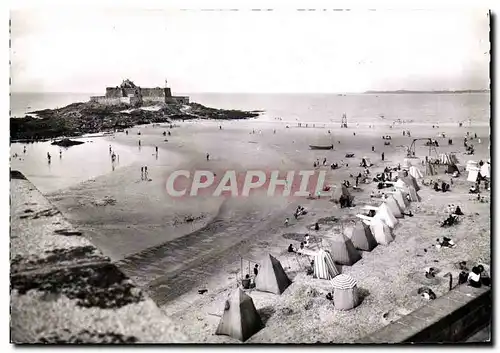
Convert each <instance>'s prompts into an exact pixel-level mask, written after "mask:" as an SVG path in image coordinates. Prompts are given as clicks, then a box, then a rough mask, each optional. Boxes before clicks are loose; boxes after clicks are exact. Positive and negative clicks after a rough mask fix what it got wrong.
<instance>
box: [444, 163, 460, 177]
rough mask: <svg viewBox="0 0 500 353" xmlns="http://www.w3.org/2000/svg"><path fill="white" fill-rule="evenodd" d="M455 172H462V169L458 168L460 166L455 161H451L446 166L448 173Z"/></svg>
mask: <svg viewBox="0 0 500 353" xmlns="http://www.w3.org/2000/svg"><path fill="white" fill-rule="evenodd" d="M455 172H458V173H460V171H459V170H458V167H457V165H456V164H455V163H450V164H448V165H447V166H446V173H448V174H453V173H455Z"/></svg>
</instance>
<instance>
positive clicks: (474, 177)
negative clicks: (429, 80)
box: [467, 167, 479, 183]
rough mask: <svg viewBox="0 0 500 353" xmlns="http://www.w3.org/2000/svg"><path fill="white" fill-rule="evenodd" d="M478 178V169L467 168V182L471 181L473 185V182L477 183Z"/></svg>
mask: <svg viewBox="0 0 500 353" xmlns="http://www.w3.org/2000/svg"><path fill="white" fill-rule="evenodd" d="M478 176H479V168H477V167H470V168H469V175H468V176H467V181H471V182H473V183H475V182H477V178H478Z"/></svg>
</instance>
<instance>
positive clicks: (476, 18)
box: [11, 8, 490, 93]
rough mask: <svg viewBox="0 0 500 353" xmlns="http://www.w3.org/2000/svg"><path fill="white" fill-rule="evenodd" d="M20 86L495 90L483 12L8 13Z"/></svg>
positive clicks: (18, 88) (15, 88)
mask: <svg viewBox="0 0 500 353" xmlns="http://www.w3.org/2000/svg"><path fill="white" fill-rule="evenodd" d="M11 21H12V25H11V40H12V41H11V78H12V86H11V89H12V91H16V92H27V91H29V92H85V93H98V92H103V91H104V87H105V86H114V85H117V84H119V83H120V82H121V81H122V80H123V79H124V78H130V79H132V80H133V81H134V82H135V83H137V84H138V85H140V86H144V87H147V86H162V85H163V83H164V80H165V78H167V79H168V81H169V85H170V86H171V87H172V88H173V90H174V92H182V93H190V92H193V93H194V92H248V93H260V92H276V93H280V92H294V93H295V92H296V93H323V92H361V91H365V90H397V89H412V90H438V89H484V88H488V86H489V60H490V56H489V49H490V45H489V17H488V15H487V12H486V11H478V10H476V11H474V10H471V9H467V10H462V11H461V12H458V11H450V10H447V11H442V10H441V11H423V10H420V11H409V10H406V11H396V10H394V11H367V10H353V11H350V12H345V11H343V12H340V11H325V12H323V11H315V12H299V11H291V10H276V11H272V12H262V11H261V12H255V11H253V12H252V11H239V12H232V11H231V12H230V11H224V12H215V11H173V10H171V11H166V10H158V11H155V10H134V11H132V10H98V9H97V10H96V9H88V10H82V9H77V10H67V9H64V8H52V9H45V10H41V9H36V10H31V11H29V10H16V11H13V12H11Z"/></svg>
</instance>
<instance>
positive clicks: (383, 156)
mask: <svg viewBox="0 0 500 353" xmlns="http://www.w3.org/2000/svg"><path fill="white" fill-rule="evenodd" d="M384 159H385V154H384V152H382V162H383V161H384Z"/></svg>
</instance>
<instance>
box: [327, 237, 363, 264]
mask: <svg viewBox="0 0 500 353" xmlns="http://www.w3.org/2000/svg"><path fill="white" fill-rule="evenodd" d="M328 243H329V248H328V249H329V250H330V254H331V255H332V258H333V261H335V262H336V263H338V264H340V265H347V266H352V265H354V264H355V263H356V262H358V261H359V260H361V254H360V253H359V252H358V251H357V250H356V248H355V247H354V245H353V243H352V241H351V240H350V239H349V238H348V237H346V236H345V235H344V234H335V235H333V236H332V237H331V238H330V239H328Z"/></svg>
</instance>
